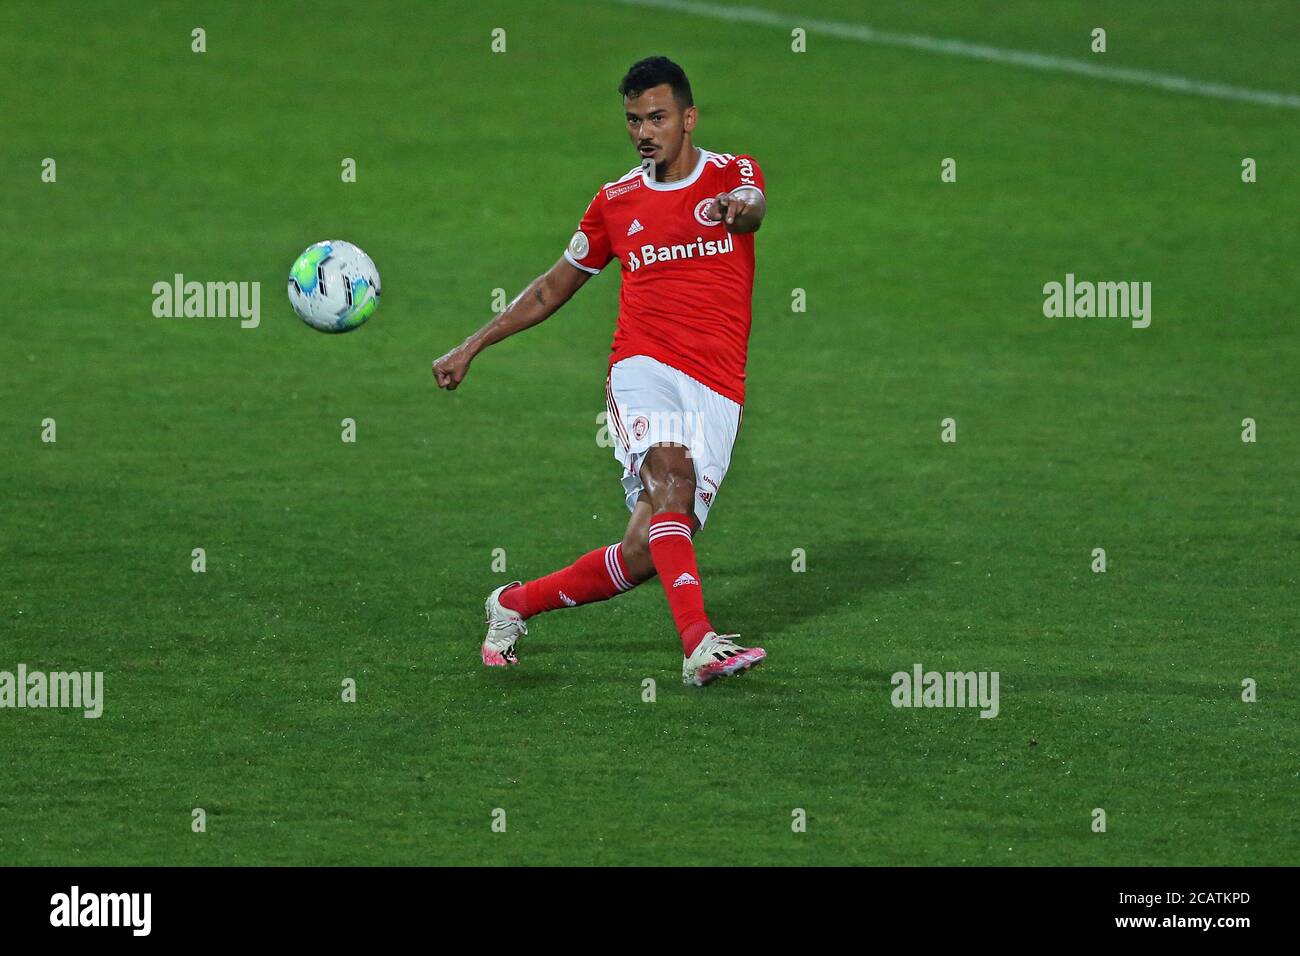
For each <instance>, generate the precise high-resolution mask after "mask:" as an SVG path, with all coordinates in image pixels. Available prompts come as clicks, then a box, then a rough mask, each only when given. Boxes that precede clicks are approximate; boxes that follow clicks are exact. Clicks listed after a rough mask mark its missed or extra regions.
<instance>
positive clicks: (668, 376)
mask: <svg viewBox="0 0 1300 956" xmlns="http://www.w3.org/2000/svg"><path fill="white" fill-rule="evenodd" d="M605 403H606V409H607V412H608V424H609V434H610V437H611V438H613V440H614V457H615V458H617V459H618V461H619V464H621V465H622V466H623V478H622V482H623V493H624V495H625V497H626V500H627V510H628V511H631V510H633V509H634V508H635V507H636V502H637V499H638V498H639V497H640V495H641V492H642V490H643V487H644V486H643V485H642V484H641V464H642V462H643V461H644V460H645V455H646V452H647V451H648V450H649V449H650V446H651V445H657V444H660V443H662V442H670V443H672V444H675V445H684V446H686V450H687V454H688V455H689V456H690V458H691V461H692V463H693V464H694V465H695V517H696V518H698V519H699V522H700V526H701V527H703V526H704V522H705V520H706V519H707V518H708V517H709V508H710V507H712V505H713V498H714V496H715V495H716V494H717V493H718V489H719V488H720V487H721V485H722V479H723V478H725V477H726V474H727V467H728V466H729V465H730V464H731V446H732V445H733V444H735V441H736V432H737V431H739V429H740V419H741V416H742V415H743V413H744V408H743V407H742V406H740V405H738V404H736V403H735V402H733V401H732V400H731V399H729V398H726V397H724V396H722V395H719V394H718V393H717V392H715V391H713V389H711V388H709V387H708V386H706V385H703V384H701V383H700V382H697V381H696V380H695V379H693V378H691V377H690V376H689V375H687V374H686V373H685V372H679V371H678V370H677V369H675V368H672V367H671V366H668V365H665V364H664V363H663V362H660V361H657V360H655V359H652V358H650V357H649V356H646V355H633V356H631V357H630V358H625V359H622V360H621V361H619V362H616V363H615V364H614V366H613V367H612V368H611V369H610V370H609V378H608V380H607V381H606V382H605Z"/></svg>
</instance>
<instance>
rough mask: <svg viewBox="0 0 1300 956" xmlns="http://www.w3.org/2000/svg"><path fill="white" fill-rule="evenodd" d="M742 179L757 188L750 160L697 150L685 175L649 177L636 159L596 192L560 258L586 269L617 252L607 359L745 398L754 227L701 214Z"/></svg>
mask: <svg viewBox="0 0 1300 956" xmlns="http://www.w3.org/2000/svg"><path fill="white" fill-rule="evenodd" d="M741 186H752V187H754V188H755V189H758V190H759V191H762V189H763V171H762V170H761V169H759V168H758V163H756V162H755V161H754V159H753V158H752V157H750V156H732V155H731V154H730V153H711V152H709V151H708V150H707V149H701V150H700V159H699V162H698V163H696V165H695V169H694V170H692V172H691V174H690V175H689V176H687V177H686V178H685V179H680V180H678V181H677V182H672V183H660V182H655V181H654V180H653V179H650V178H648V177H647V176H646V175H645V173H644V172H643V171H642V169H641V167H640V166H638V167H636V168H635V169H633V170H631V171H629V172H628V174H627V175H626V176H624V177H623V178H622V179H619V180H616V181H615V182H612V183H606V184H605V185H604V187H603V188H602V189H601V190H600V192H598V193H596V197H595V198H594V199H592V201H591V204H590V205H589V206H588V207H587V211H586V213H585V214H584V215H583V217H582V222H580V223H579V224H578V231H577V232H575V233H574V234H573V238H572V239H571V240H570V241H569V247H568V249H567V250H565V253H564V257H565V258H566V259H567V260H569V262H570V263H571V264H572V265H574V266H576V267H577V268H579V269H582V270H583V271H584V272H590V273H592V274H593V275H594V274H596V273H597V272H599V271H600V270H601V269H603V268H604V267H605V266H606V265H607V264H608V263H609V261H610V260H611V259H618V263H619V268H620V269H622V271H623V284H622V289H621V291H620V292H619V307H618V327H617V329H616V330H615V332H614V347H613V353H612V355H611V356H610V364H611V365H612V364H614V363H615V362H617V361H619V360H620V359H625V358H628V357H629V356H632V355H648V356H649V357H650V358H652V359H657V360H658V361H660V362H663V363H664V364H665V365H670V366H672V367H673V368H675V369H677V370H678V371H681V372H685V373H686V374H687V375H689V376H690V377H691V378H693V379H695V380H696V381H698V382H702V383H703V384H705V385H707V386H708V387H709V388H711V389H713V390H714V391H715V392H718V393H719V394H721V395H725V396H726V397H727V398H729V399H731V400H732V401H733V402H736V403H738V404H744V401H745V358H746V355H747V354H748V350H749V326H750V322H751V319H752V317H753V315H752V311H751V307H750V306H751V299H752V295H753V290H754V234H753V233H744V234H736V233H730V232H727V230H726V227H725V226H724V225H723V224H722V223H720V222H711V221H710V220H709V219H708V218H707V217H706V216H705V210H706V209H708V207H709V204H710V203H711V202H712V200H713V198H714V197H715V196H717V194H718V193H721V192H729V191H730V190H733V189H737V188H739V187H741Z"/></svg>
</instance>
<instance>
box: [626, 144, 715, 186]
mask: <svg viewBox="0 0 1300 956" xmlns="http://www.w3.org/2000/svg"><path fill="white" fill-rule="evenodd" d="M699 149H700V160H699V162H697V163H696V164H695V168H694V169H693V170H691V174H690V175H689V176H687V177H686V178H685V179H678V180H675V181H673V182H671V183H660V182H656V181H655V180H653V179H651V178H650V177H649V176H647V175H646V173H645V167H642V168H641V178H642V179H643V180H645V184H646V185H647V186H649V187H650V188H651V189H661V190H669V189H685V188H686V187H687V186H689V185H691V183H693V182H695V180H697V179H699V178H700V173H702V172H704V164H705V163H707V162H708V161H709V157H710V156H712V155H713V154H712V153H710V152H709V151H708V150H707V149H704V148H703V147H700V148H699Z"/></svg>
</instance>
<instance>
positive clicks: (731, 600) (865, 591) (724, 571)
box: [620, 541, 925, 651]
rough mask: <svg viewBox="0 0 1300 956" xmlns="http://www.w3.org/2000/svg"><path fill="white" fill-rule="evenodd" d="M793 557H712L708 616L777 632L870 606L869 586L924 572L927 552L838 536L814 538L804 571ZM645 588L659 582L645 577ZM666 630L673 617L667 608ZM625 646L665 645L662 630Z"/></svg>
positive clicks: (731, 627)
mask: <svg viewBox="0 0 1300 956" xmlns="http://www.w3.org/2000/svg"><path fill="white" fill-rule="evenodd" d="M793 560H794V559H793V558H792V557H789V556H778V557H776V558H764V559H761V560H759V559H753V560H749V561H745V562H725V561H724V562H716V563H715V562H709V563H708V564H707V566H706V567H702V568H701V569H700V572H701V575H702V576H703V578H704V593H705V600H706V602H707V604H708V607H709V611H710V616H711V617H713V618H716V620H717V621H718V623H719V624H720V625H721V626H725V627H726V628H727V630H728V631H735V632H739V633H740V634H762V635H764V636H768V637H775V636H779V635H781V634H782V633H783V632H785V631H788V630H790V629H791V628H792V627H794V626H796V625H798V624H801V623H803V622H806V621H811V620H815V619H817V618H818V617H823V616H829V615H832V614H834V613H837V612H839V611H841V610H844V609H845V608H852V609H854V610H858V611H865V610H869V609H870V605H869V599H870V596H871V595H872V594H874V593H877V592H880V591H888V590H893V589H896V588H900V587H904V586H907V585H910V584H912V583H913V582H915V581H918V580H920V579H922V578H923V577H924V576H925V575H924V565H925V559H924V558H922V557H921V556H919V555H917V554H915V553H914V552H912V551H909V550H908V549H907V548H905V547H902V546H901V545H899V544H897V543H895V542H889V541H838V542H823V543H821V544H817V543H813V544H811V545H810V546H809V547H808V549H807V564H806V570H804V571H802V572H798V571H794V570H792V568H791V564H792V562H793ZM643 587H655V588H658V587H659V584H658V582H657V581H655V582H647V584H645V585H643ZM664 624H665V625H666V626H667V627H669V629H670V634H671V619H670V618H669V617H668V614H667V609H666V608H665V610H664ZM620 644H621V646H623V647H624V648H626V649H629V650H647V651H653V650H662V649H663V646H664V637H663V636H662V635H656V636H655V637H654V638H646V639H644V640H631V641H626V640H625V641H621V642H620Z"/></svg>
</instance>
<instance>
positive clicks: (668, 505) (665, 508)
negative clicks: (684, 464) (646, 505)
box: [650, 474, 695, 515]
mask: <svg viewBox="0 0 1300 956" xmlns="http://www.w3.org/2000/svg"><path fill="white" fill-rule="evenodd" d="M694 500H695V478H694V476H693V475H682V474H671V475H669V476H668V477H667V478H665V479H664V480H663V481H662V482H660V483H659V485H658V487H656V488H654V489H653V490H652V492H651V496H650V504H651V505H652V506H653V508H654V513H655V514H657V515H661V514H683V513H684V514H690V513H691V504H692V502H693V501H694Z"/></svg>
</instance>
